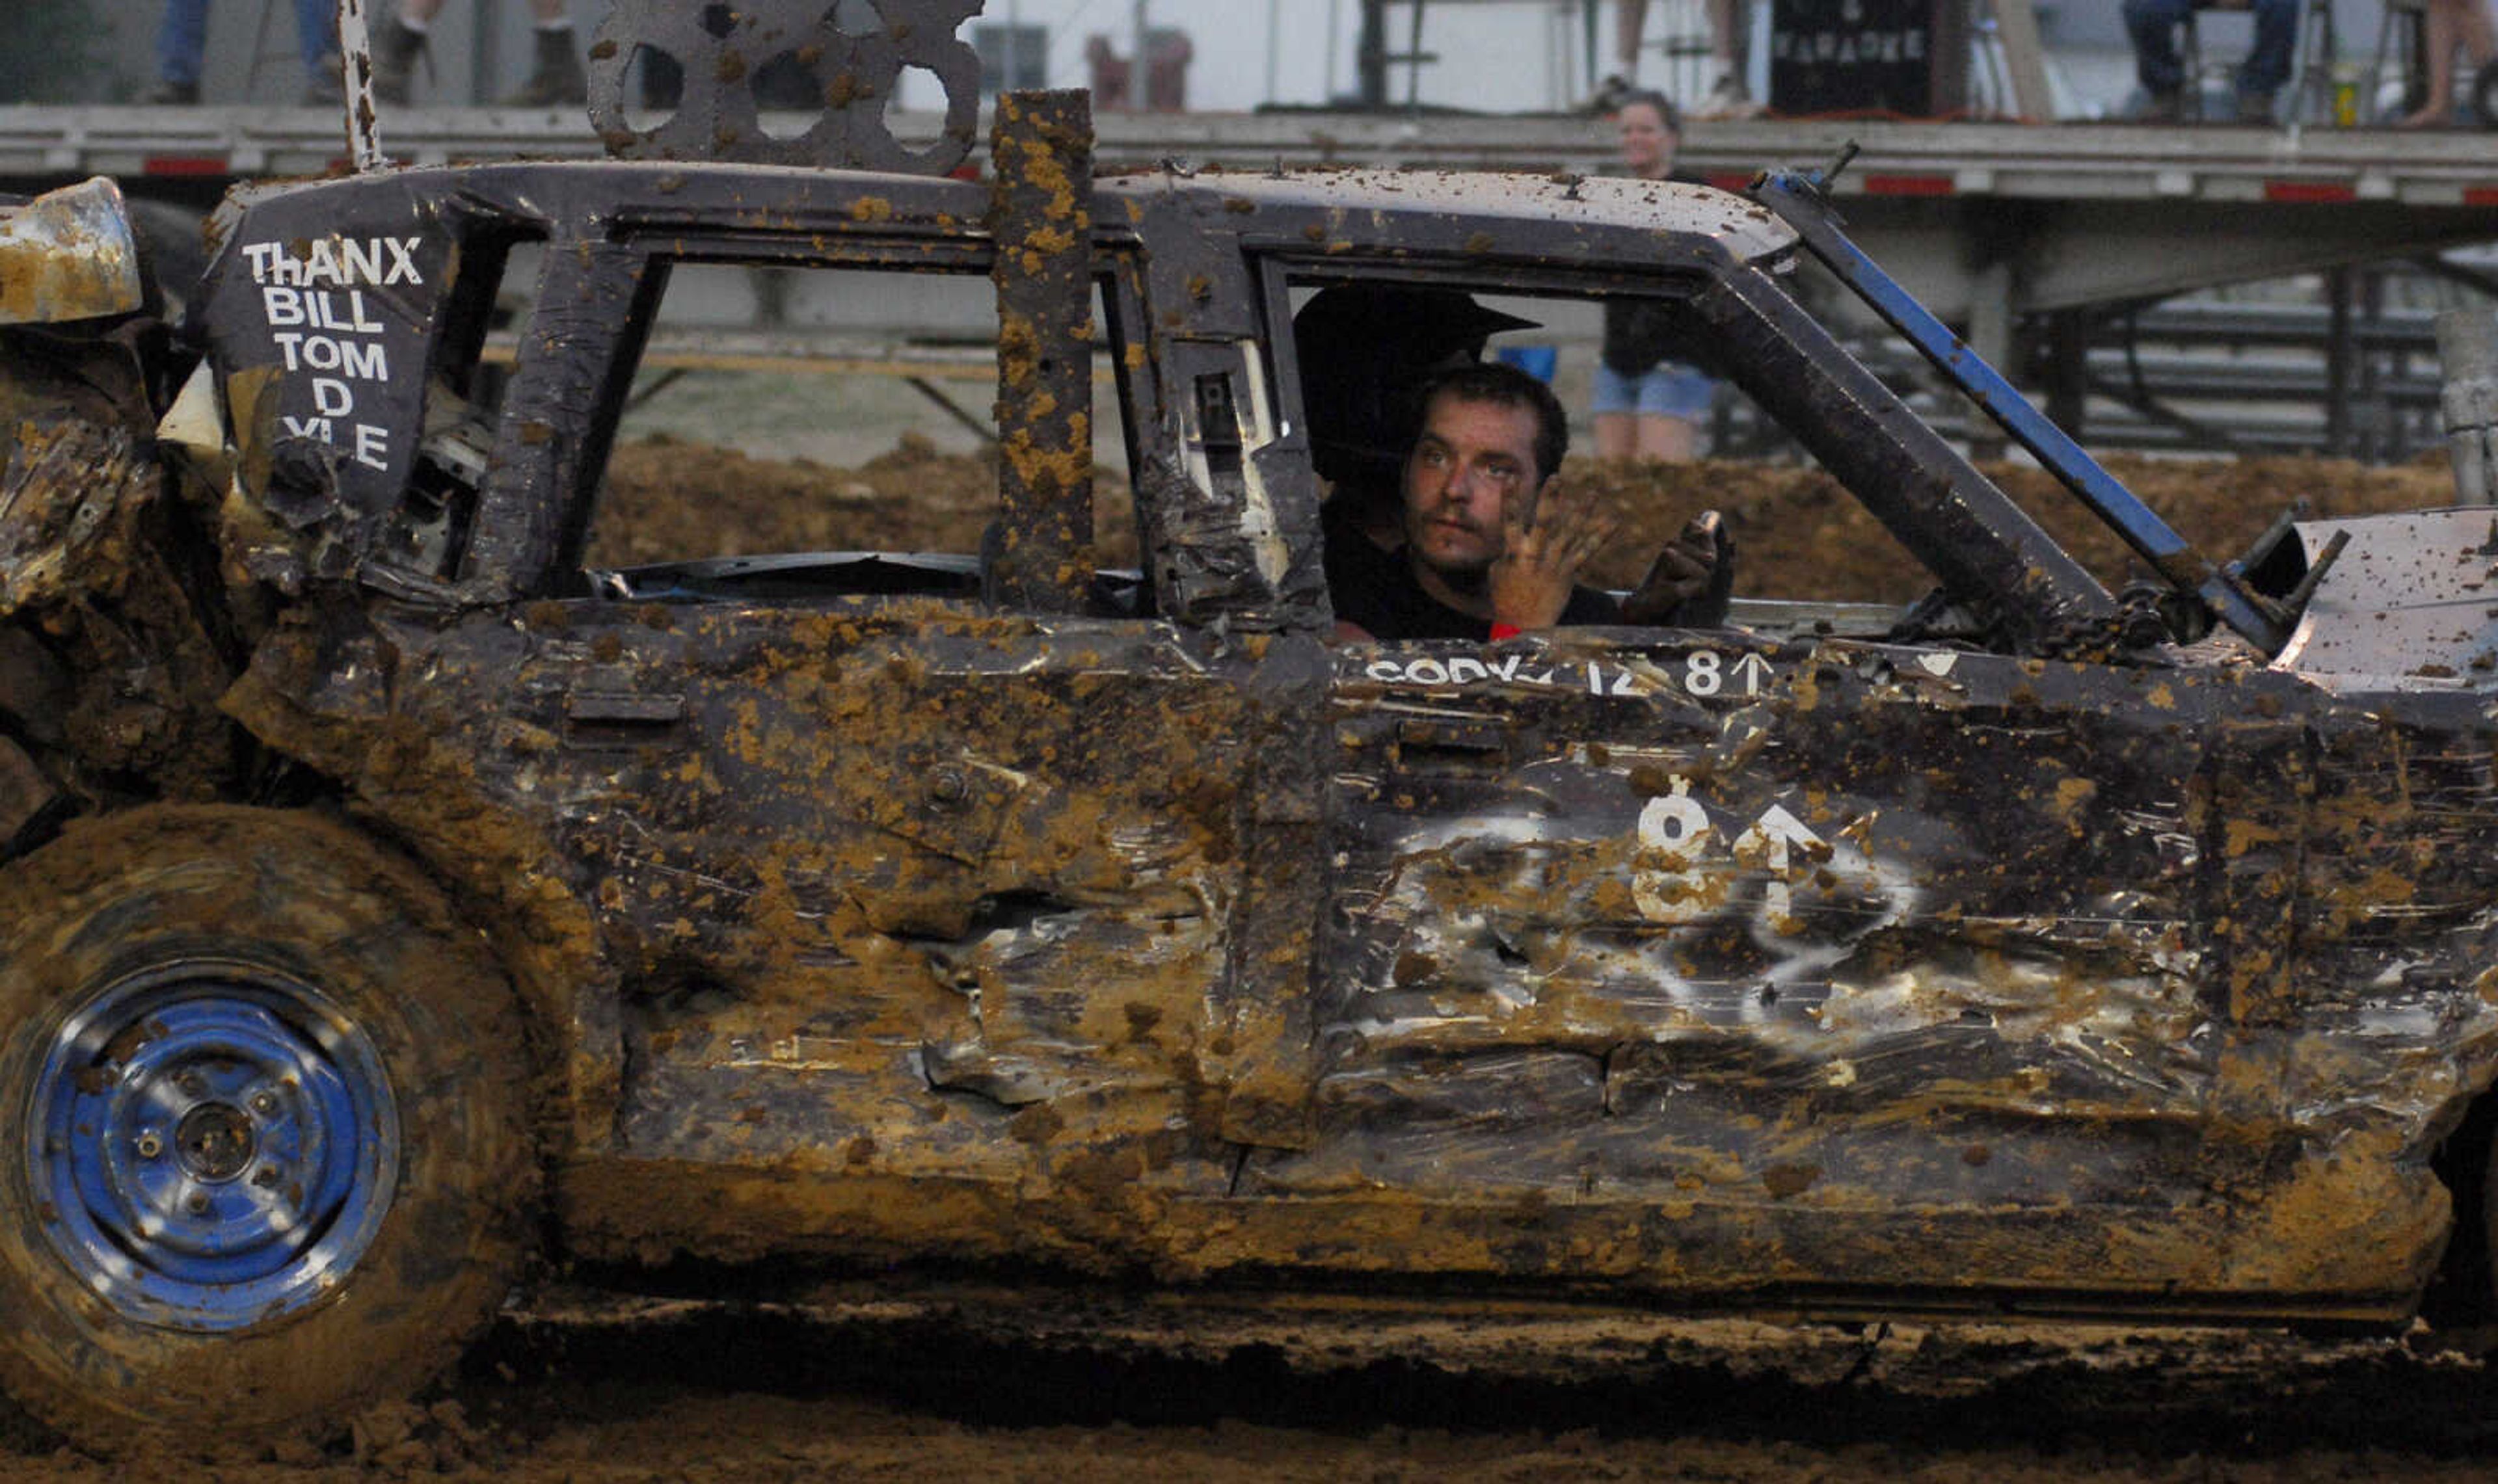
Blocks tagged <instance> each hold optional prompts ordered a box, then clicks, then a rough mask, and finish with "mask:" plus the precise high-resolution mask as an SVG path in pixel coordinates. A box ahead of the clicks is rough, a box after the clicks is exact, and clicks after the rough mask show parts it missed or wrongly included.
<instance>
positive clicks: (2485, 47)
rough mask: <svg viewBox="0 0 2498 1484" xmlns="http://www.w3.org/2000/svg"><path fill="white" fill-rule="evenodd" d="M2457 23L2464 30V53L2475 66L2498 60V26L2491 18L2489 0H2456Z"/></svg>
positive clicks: (2483, 65)
mask: <svg viewBox="0 0 2498 1484" xmlns="http://www.w3.org/2000/svg"><path fill="white" fill-rule="evenodd" d="M2454 11H2455V16H2454V19H2455V23H2456V25H2458V26H2459V27H2461V28H2462V32H2463V54H2464V55H2465V56H2466V57H2468V58H2470V59H2471V62H2472V65H2473V66H2475V67H2486V66H2488V65H2489V64H2490V63H2492V62H2498V26H2493V25H2492V24H2491V23H2490V20H2489V0H2454Z"/></svg>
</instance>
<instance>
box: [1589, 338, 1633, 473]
mask: <svg viewBox="0 0 2498 1484" xmlns="http://www.w3.org/2000/svg"><path fill="white" fill-rule="evenodd" d="M1591 390H1592V393H1593V395H1592V396H1591V397H1590V398H1589V400H1590V404H1591V409H1592V410H1593V412H1594V413H1595V419H1594V421H1595V426H1596V457H1597V458H1629V457H1630V456H1631V455H1633V454H1635V453H1637V452H1638V451H1639V427H1638V419H1637V408H1638V405H1639V401H1638V398H1639V385H1638V380H1637V378H1635V377H1629V376H1624V375H1622V374H1621V373H1620V372H1618V371H1617V370H1615V369H1614V368H1613V367H1612V366H1609V365H1607V364H1605V363H1603V362H1601V361H1599V362H1597V363H1596V375H1595V381H1594V385H1593V387H1592V389H1591Z"/></svg>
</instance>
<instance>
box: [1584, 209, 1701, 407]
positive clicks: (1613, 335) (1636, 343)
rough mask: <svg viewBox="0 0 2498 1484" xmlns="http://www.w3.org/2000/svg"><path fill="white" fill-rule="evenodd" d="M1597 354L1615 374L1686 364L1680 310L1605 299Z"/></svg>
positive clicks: (1657, 303) (1653, 302) (1655, 303)
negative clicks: (1603, 331)
mask: <svg viewBox="0 0 2498 1484" xmlns="http://www.w3.org/2000/svg"><path fill="white" fill-rule="evenodd" d="M1665 178H1667V179H1668V180H1679V181H1681V182H1683V183H1685V184H1692V185H1696V184H1700V183H1702V181H1703V177H1702V176H1699V175H1695V174H1689V173H1687V172H1684V171H1676V172H1675V173H1674V174H1670V175H1668V176H1666V177H1665ZM1598 354H1599V356H1600V358H1601V359H1602V360H1603V361H1604V363H1605V366H1606V368H1607V369H1609V370H1611V371H1613V372H1614V373H1615V374H1616V375H1617V376H1645V375H1647V374H1648V373H1649V371H1651V370H1653V369H1655V368H1656V367H1657V366H1659V365H1662V364H1665V363H1669V362H1671V363H1676V364H1684V363H1688V362H1689V360H1690V351H1689V348H1688V346H1687V345H1686V344H1685V336H1684V333H1683V330H1682V326H1681V312H1680V311H1679V309H1678V308H1677V307H1676V306H1675V305H1673V304H1671V303H1667V302H1665V301H1663V300H1654V299H1609V300H1605V338H1604V342H1603V348H1602V349H1601V350H1600V351H1599V352H1598Z"/></svg>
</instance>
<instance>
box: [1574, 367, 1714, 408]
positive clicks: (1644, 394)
mask: <svg viewBox="0 0 2498 1484" xmlns="http://www.w3.org/2000/svg"><path fill="white" fill-rule="evenodd" d="M1716 388H1717V383H1716V382H1714V381H1713V380H1711V379H1710V378H1709V376H1708V374H1707V373H1705V372H1703V371H1700V370H1697V369H1695V368H1693V367H1691V366H1687V365H1684V364H1683V363H1681V362H1680V361H1660V362H1658V363H1656V364H1654V365H1652V366H1649V368H1648V369H1647V370H1646V371H1643V372H1641V373H1640V374H1639V375H1637V376H1624V375H1623V374H1621V373H1620V372H1619V371H1617V370H1615V369H1614V368H1613V367H1612V366H1609V365H1607V364H1605V363H1603V362H1601V361H1599V362H1597V363H1596V411H1597V412H1598V413H1600V414H1601V413H1607V412H1644V413H1651V414H1654V415H1655V416H1657V417H1664V418H1681V419H1682V420H1683V421H1685V422H1690V423H1696V422H1698V421H1700V420H1701V419H1702V418H1704V417H1707V416H1708V415H1709V396H1710V394H1711V393H1713V392H1714V391H1715V390H1716Z"/></svg>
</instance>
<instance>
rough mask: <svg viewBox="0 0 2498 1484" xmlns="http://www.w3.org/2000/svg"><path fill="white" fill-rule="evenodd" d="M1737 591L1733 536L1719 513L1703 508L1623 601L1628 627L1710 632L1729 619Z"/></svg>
mask: <svg viewBox="0 0 2498 1484" xmlns="http://www.w3.org/2000/svg"><path fill="white" fill-rule="evenodd" d="M1734 589H1735V538H1734V536H1733V534H1732V533H1731V532H1729V531H1728V530H1727V529H1726V522H1725V521H1724V520H1723V519H1721V518H1720V517H1719V516H1718V514H1717V512H1715V511H1713V510H1704V511H1702V512H1701V513H1700V514H1698V515H1696V516H1693V517H1692V518H1691V520H1690V521H1688V522H1686V523H1685V524H1684V525H1683V527H1682V530H1681V533H1680V534H1678V535H1677V536H1676V537H1675V538H1674V539H1673V540H1672V541H1669V542H1667V543H1666V545H1665V550H1663V551H1661V552H1659V553H1656V562H1655V564H1654V565H1653V566H1650V567H1649V569H1648V576H1647V577H1646V578H1644V579H1643V580H1641V582H1640V584H1639V587H1638V589H1637V590H1636V591H1634V592H1632V593H1631V595H1630V596H1629V597H1628V598H1625V599H1624V600H1623V601H1622V619H1623V621H1624V622H1626V623H1640V624H1659V625H1665V626H1669V627H1675V628H1712V627H1714V626H1716V625H1717V624H1720V623H1723V622H1725V621H1726V604H1727V600H1728V598H1729V597H1730V595H1732V593H1733V592H1734Z"/></svg>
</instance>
